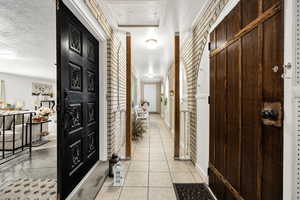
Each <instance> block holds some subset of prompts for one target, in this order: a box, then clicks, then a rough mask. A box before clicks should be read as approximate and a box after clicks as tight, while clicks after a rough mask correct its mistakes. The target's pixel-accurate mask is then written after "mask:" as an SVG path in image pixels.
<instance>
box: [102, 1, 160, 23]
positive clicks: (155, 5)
mask: <svg viewBox="0 0 300 200" xmlns="http://www.w3.org/2000/svg"><path fill="white" fill-rule="evenodd" d="M105 1H106V3H107V4H109V8H110V9H111V13H112V14H113V17H114V19H115V20H116V23H117V24H118V25H136V24H138V25H159V19H160V15H161V8H162V6H161V1H160V0H138V1H132V0H121V1H120V0H105Z"/></svg>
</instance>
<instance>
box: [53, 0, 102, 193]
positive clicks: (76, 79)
mask: <svg viewBox="0 0 300 200" xmlns="http://www.w3.org/2000/svg"><path fill="white" fill-rule="evenodd" d="M59 2H60V4H59V9H58V10H57V90H58V93H57V102H58V106H57V110H58V112H57V119H58V120H57V123H58V128H57V132H58V134H57V135H58V196H59V199H65V198H66V197H67V196H68V195H69V194H70V193H71V192H72V190H73V189H74V188H75V187H76V186H77V184H78V183H79V182H80V181H81V180H82V178H83V177H84V176H85V175H86V174H87V172H88V171H89V170H90V169H91V168H92V167H93V165H94V164H95V163H96V162H97V161H98V160H99V105H98V103H99V94H98V91H99V80H98V74H99V53H98V51H99V44H98V41H97V40H96V39H95V38H94V37H93V36H92V34H91V33H89V31H88V30H87V29H86V28H85V27H84V26H83V25H82V24H81V23H80V21H79V20H78V19H77V18H76V17H75V16H74V15H73V14H72V12H71V11H70V10H69V9H68V8H67V7H66V6H65V5H64V4H63V3H62V1H59Z"/></svg>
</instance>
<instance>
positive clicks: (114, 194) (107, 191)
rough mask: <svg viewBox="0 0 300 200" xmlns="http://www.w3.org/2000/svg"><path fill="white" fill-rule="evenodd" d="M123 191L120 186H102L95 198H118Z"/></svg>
mask: <svg viewBox="0 0 300 200" xmlns="http://www.w3.org/2000/svg"><path fill="white" fill-rule="evenodd" d="M120 193H121V188H120V187H105V186H104V187H102V188H101V191H100V192H99V194H98V195H97V197H96V199H95V200H118V199H119V196H120Z"/></svg>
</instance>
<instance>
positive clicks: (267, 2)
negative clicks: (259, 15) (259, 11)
mask: <svg viewBox="0 0 300 200" xmlns="http://www.w3.org/2000/svg"><path fill="white" fill-rule="evenodd" d="M262 1H263V11H266V10H268V9H269V8H271V7H272V6H274V5H275V4H276V3H279V2H282V0H262Z"/></svg>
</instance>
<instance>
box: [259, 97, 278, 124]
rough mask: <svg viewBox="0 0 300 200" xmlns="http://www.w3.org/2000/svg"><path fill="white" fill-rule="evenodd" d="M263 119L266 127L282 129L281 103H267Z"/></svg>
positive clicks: (262, 113) (263, 110)
mask: <svg viewBox="0 0 300 200" xmlns="http://www.w3.org/2000/svg"><path fill="white" fill-rule="evenodd" d="M261 118H262V122H263V124H264V125H266V126H275V127H282V105H281V102H265V103H264V106H263V109H262V111H261Z"/></svg>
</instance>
